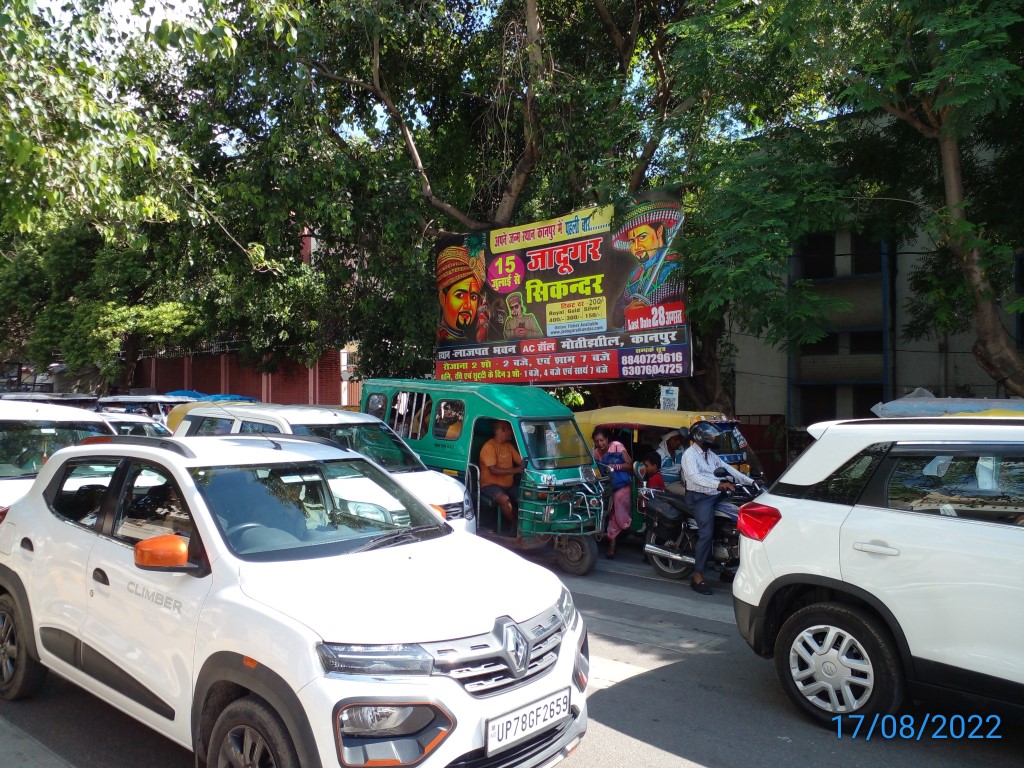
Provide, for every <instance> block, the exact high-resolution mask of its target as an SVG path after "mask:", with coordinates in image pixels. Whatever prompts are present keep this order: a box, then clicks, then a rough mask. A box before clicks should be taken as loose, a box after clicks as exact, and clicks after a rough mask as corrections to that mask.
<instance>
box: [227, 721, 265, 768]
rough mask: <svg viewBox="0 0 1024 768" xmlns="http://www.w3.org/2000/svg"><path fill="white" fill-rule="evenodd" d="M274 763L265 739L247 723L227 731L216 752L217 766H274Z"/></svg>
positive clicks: (251, 767) (243, 767)
mask: <svg viewBox="0 0 1024 768" xmlns="http://www.w3.org/2000/svg"><path fill="white" fill-rule="evenodd" d="M276 765H277V761H276V760H275V759H274V753H273V752H272V751H271V749H270V745H269V744H267V740H266V739H264V738H263V735H262V734H261V733H260V732H259V731H257V730H256V729H255V728H252V727H251V726H248V725H237V726H235V727H234V728H232V729H231V730H230V731H228V733H227V734H226V735H225V736H224V739H223V740H222V741H221V743H220V750H219V752H218V753H217V768H275V766H276Z"/></svg>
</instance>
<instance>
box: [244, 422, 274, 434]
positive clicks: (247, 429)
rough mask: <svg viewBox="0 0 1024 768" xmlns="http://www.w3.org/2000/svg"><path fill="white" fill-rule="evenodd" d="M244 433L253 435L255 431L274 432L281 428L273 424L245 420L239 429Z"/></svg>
mask: <svg viewBox="0 0 1024 768" xmlns="http://www.w3.org/2000/svg"><path fill="white" fill-rule="evenodd" d="M238 431H239V432H241V433H242V434H243V435H251V434H253V433H255V432H273V433H278V432H280V431H281V430H280V429H278V428H277V427H276V426H274V425H273V424H263V423H261V422H259V421H243V422H242V426H241V428H240V429H239V430H238Z"/></svg>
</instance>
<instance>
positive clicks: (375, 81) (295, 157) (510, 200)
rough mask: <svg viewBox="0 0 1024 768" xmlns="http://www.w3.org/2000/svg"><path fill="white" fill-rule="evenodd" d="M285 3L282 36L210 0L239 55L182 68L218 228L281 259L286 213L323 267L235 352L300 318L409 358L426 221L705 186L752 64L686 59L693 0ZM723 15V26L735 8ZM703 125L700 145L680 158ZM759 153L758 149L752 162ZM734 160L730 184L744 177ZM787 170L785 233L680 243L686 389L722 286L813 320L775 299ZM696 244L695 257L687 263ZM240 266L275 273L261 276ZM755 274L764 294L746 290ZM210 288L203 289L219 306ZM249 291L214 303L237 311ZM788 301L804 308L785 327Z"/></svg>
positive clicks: (424, 302) (712, 383)
mask: <svg viewBox="0 0 1024 768" xmlns="http://www.w3.org/2000/svg"><path fill="white" fill-rule="evenodd" d="M296 10H297V12H298V15H299V19H300V21H299V22H298V23H297V24H296V33H297V34H296V37H295V38H294V40H287V39H282V38H279V37H276V36H275V35H274V33H273V32H272V31H271V29H270V28H269V27H268V26H266V25H264V26H261V21H260V18H259V17H258V16H256V15H253V14H251V13H250V12H249V10H248V8H247V6H245V5H244V4H242V3H237V4H234V5H231V4H228V5H226V6H225V7H224V8H223V13H224V14H225V15H224V18H225V19H226V22H225V23H227V24H229V25H230V27H231V28H232V29H234V30H235V31H236V34H237V38H238V40H239V46H238V49H237V51H236V55H235V57H234V58H232V59H230V60H227V59H218V60H216V61H213V62H208V61H192V62H190V75H189V79H188V81H187V88H186V89H185V92H186V93H189V94H190V98H189V102H188V103H187V104H186V105H184V109H185V110H187V112H188V113H189V116H190V117H189V122H190V123H191V124H192V125H195V126H197V130H196V132H195V134H194V135H193V136H192V137H191V139H190V141H191V142H194V143H193V144H192V145H191V146H192V147H193V151H198V148H199V147H200V146H203V145H205V146H212V145H215V144H216V143H217V142H218V141H219V143H220V145H221V146H222V147H223V150H222V151H220V152H219V153H218V154H217V157H216V158H215V159H214V160H212V161H211V162H210V163H209V165H208V166H207V167H206V170H205V171H204V173H206V174H207V175H206V178H207V179H208V181H209V183H210V184H211V185H213V186H215V187H216V188H217V189H218V191H219V193H220V194H221V200H222V202H223V203H224V206H223V207H222V209H221V210H222V213H223V214H224V216H225V221H227V222H229V226H230V228H231V230H232V231H242V232H246V233H248V234H246V236H245V237H244V238H242V240H243V241H249V240H250V239H251V240H253V241H259V242H265V243H267V248H268V250H267V258H268V259H269V260H270V262H274V263H278V264H282V265H283V264H286V263H288V262H289V260H294V258H295V255H294V253H293V252H292V253H290V252H289V248H291V249H292V250H294V247H293V246H289V245H288V244H287V243H285V242H278V243H272V242H271V240H272V238H270V237H269V235H270V227H271V225H270V224H268V226H267V227H266V228H264V227H263V224H262V222H263V221H267V222H272V226H273V227H276V228H277V229H278V230H279V231H286V230H285V229H282V226H283V224H284V223H285V221H286V219H287V220H288V221H293V222H294V223H295V224H296V225H297V226H300V227H301V226H305V227H307V228H308V229H309V230H310V231H311V232H312V233H313V234H314V235H315V236H316V237H317V239H318V241H319V242H320V243H321V244H323V246H324V247H323V250H321V251H320V252H319V254H318V255H317V258H316V260H315V261H316V264H315V270H314V271H315V273H316V275H317V276H319V278H321V279H322V280H323V286H322V289H321V290H320V291H318V292H316V295H317V296H324V297H328V298H327V301H326V304H325V305H321V306H319V307H315V306H312V305H311V306H308V307H306V308H305V309H304V310H301V309H300V308H298V307H296V310H297V311H293V312H292V317H298V318H303V319H304V320H303V328H298V327H294V324H293V326H292V327H290V330H288V331H287V339H281V338H278V339H277V340H276V341H272V340H271V339H270V336H269V335H268V334H261V336H260V340H259V344H254V345H253V350H252V351H253V353H258V352H259V350H260V349H263V350H264V351H267V350H268V349H269V348H270V347H269V346H268V345H270V344H273V345H274V346H275V347H276V348H277V349H279V350H280V351H281V352H283V353H286V354H293V355H294V354H295V353H296V352H297V349H298V347H297V346H296V345H294V344H292V342H293V341H294V340H296V339H297V338H299V337H302V338H305V339H306V342H305V343H304V344H303V345H302V347H303V350H304V354H312V353H313V352H315V350H316V348H317V346H318V345H325V346H328V345H332V344H333V345H339V344H341V343H344V342H346V341H349V340H353V339H355V340H358V341H359V342H360V345H361V347H362V349H363V355H362V372H363V373H371V374H388V373H397V372H402V373H423V372H426V371H427V370H429V359H430V356H431V347H432V339H431V337H430V334H431V326H432V321H433V318H432V316H431V313H432V311H433V304H432V301H433V293H434V291H433V285H432V283H433V281H432V265H431V264H430V263H429V256H428V254H429V252H430V248H429V246H430V242H431V239H432V238H434V237H436V236H438V235H441V234H444V233H449V232H476V231H481V230H484V229H489V228H493V227H498V226H503V225H507V224H511V223H518V222H526V221H531V220H536V219H540V218H547V217H550V216H551V215H553V214H554V213H557V212H563V211H568V210H572V209H573V208H577V207H581V206H585V205H588V204H592V203H595V202H597V203H607V202H621V201H622V200H624V199H626V198H627V197H629V196H630V195H631V194H633V193H637V192H641V191H643V190H646V189H650V188H657V187H662V186H671V185H679V184H680V182H683V181H686V180H687V179H688V178H689V177H690V176H691V175H692V176H694V177H695V178H699V179H701V180H706V181H710V180H711V179H712V178H713V177H714V178H717V181H716V182H715V183H717V184H718V185H719V186H720V187H722V186H723V185H724V184H726V183H727V182H729V180H730V174H729V173H728V172H726V171H725V170H724V169H723V168H718V169H717V170H714V168H715V167H717V166H716V164H717V163H718V160H717V159H714V157H713V156H714V155H715V153H718V155H717V156H719V157H725V156H727V154H728V153H725V152H724V151H722V150H721V146H719V145H717V144H715V143H713V142H710V141H707V137H708V136H709V135H710V134H715V135H717V136H722V137H723V138H727V136H725V132H724V131H723V129H722V126H723V125H724V124H725V123H726V122H727V118H725V117H723V115H724V114H725V113H726V112H727V110H728V109H729V108H730V107H731V106H733V104H734V103H736V101H737V100H738V98H739V97H738V95H737V94H738V92H739V86H738V85H737V84H738V83H741V82H743V81H744V79H743V77H741V75H747V76H749V75H750V72H749V71H748V72H745V73H733V77H732V79H731V80H728V79H727V78H725V77H724V76H718V79H717V80H716V81H714V82H712V81H711V80H708V79H706V78H704V77H703V76H704V75H706V73H707V71H708V69H709V66H710V64H713V63H714V62H706V61H704V60H701V61H700V66H697V65H695V64H689V63H688V62H691V61H692V60H694V59H695V58H696V57H695V54H694V52H695V51H697V50H701V51H702V50H703V46H704V41H703V40H693V39H689V38H687V37H686V36H683V35H680V34H678V32H677V31H676V26H674V25H678V24H680V23H681V22H683V21H685V20H687V19H691V18H694V17H695V16H696V15H697V14H699V13H701V12H702V8H701V7H699V6H693V5H690V4H687V3H670V4H667V5H666V4H655V3H646V2H643V3H636V4H634V3H623V2H614V3H607V2H602V1H600V0H599V1H598V2H594V3H591V2H584V1H583V0H558V1H556V2H550V3H544V4H538V3H536V2H533V0H528V2H525V3H518V2H501V3H493V4H488V5H480V4H478V3H472V2H458V1H456V2H451V1H447V2H445V1H442V0H437V1H435V2H429V3H418V4H416V5H415V6H409V5H406V4H399V5H393V4H385V3H379V2H369V3H363V4H352V3H350V2H341V1H335V2H329V3H316V4H312V3H309V4H307V3H299V4H297V5H296ZM567 20H568V21H569V23H566V21H567ZM588 21H594V22H599V23H586V22H588ZM709 24H710V22H709ZM729 31H730V34H731V35H732V38H731V39H736V38H737V36H738V35H739V34H740V32H741V28H740V27H739V26H736V28H734V29H730V30H729ZM713 33H714V30H711V31H709V32H708V33H707V34H708V35H713ZM770 63H771V62H770V60H769V58H768V57H767V56H766V55H765V56H764V57H763V59H762V60H761V61H759V62H758V66H759V67H760V69H759V72H767V73H770V74H771V76H772V78H777V77H778V73H777V71H776V70H775V69H772V68H769V64H770ZM766 76H767V75H766ZM772 89H774V91H775V92H777V93H782V88H781V86H780V85H779V82H778V81H777V79H773V80H772V81H771V85H770V87H768V86H766V88H765V90H766V91H768V90H772ZM766 98H767V97H766ZM787 98H791V99H792V98H795V97H791V96H790V97H787ZM764 103H765V102H764V101H762V102H760V104H764ZM166 111H168V112H171V111H173V110H171V109H170V108H167V110H166ZM740 112H741V111H740V110H734V112H733V114H740ZM747 113H748V114H750V113H752V111H751V110H749V109H748V110H747ZM764 125H766V121H765V120H764V119H761V122H760V125H759V127H762V128H763V127H764ZM218 137H227V139H226V140H220V139H218ZM701 142H707V153H706V155H705V158H704V160H700V161H697V160H695V159H694V158H695V156H696V155H695V152H696V150H697V148H698V147H699V145H700V143H701ZM775 157H776V158H777V159H782V158H783V155H782V153H779V154H778V155H776V156H775ZM741 162H745V161H739V160H737V163H741ZM786 162H787V163H788V159H786ZM701 163H703V165H701ZM778 164H779V165H780V166H784V165H785V164H784V163H781V162H780V163H778ZM811 165H814V166H815V167H816V168H818V170H819V171H820V169H821V167H822V166H821V164H820V163H817V162H815V163H812V164H810V165H809V166H808V168H810V166H811ZM765 167H767V164H766V163H764V162H763V161H762V169H761V172H762V173H763V172H764V168H765ZM705 171H706V173H705ZM808 173H809V170H808ZM740 176H742V177H743V179H744V181H743V182H742V183H744V184H747V183H749V182H750V181H751V179H752V178H754V174H753V173H751V174H740ZM801 185H802V187H803V190H802V191H796V188H795V187H794V191H793V192H792V194H791V195H778V196H775V197H772V198H771V199H772V201H773V205H774V204H778V205H782V206H785V208H786V210H787V211H788V213H781V214H779V215H780V216H782V218H786V219H787V220H788V221H789V223H787V224H786V226H785V235H786V236H785V237H783V236H779V237H774V236H773V245H772V250H771V251H770V252H769V251H765V250H763V248H762V246H763V245H764V243H765V242H766V240H764V239H761V240H759V241H758V242H757V243H753V242H752V243H750V245H749V248H734V250H733V251H731V252H730V254H729V258H728V259H726V260H722V259H721V258H720V254H716V253H715V251H714V249H713V248H712V247H711V245H710V244H711V242H712V240H713V238H712V237H711V235H708V238H709V239H708V241H707V242H708V245H707V247H703V246H702V247H700V248H697V249H694V255H693V256H692V261H693V265H694V268H693V269H692V270H691V275H692V278H693V281H694V282H693V286H692V289H691V303H692V305H693V306H694V307H695V308H696V309H697V310H698V311H696V312H695V313H694V315H693V317H694V329H695V334H696V336H695V337H696V338H697V339H698V345H697V346H699V347H700V349H701V350H702V354H703V355H704V356H703V358H702V362H701V373H702V374H704V378H703V379H702V382H707V386H704V387H697V388H694V389H693V390H692V394H693V395H694V396H695V398H696V399H697V400H699V401H700V402H701V404H702V405H704V406H706V405H712V404H715V405H717V404H721V405H723V406H724V407H725V408H726V409H727V410H728V409H729V407H730V406H729V403H728V402H727V397H728V395H727V393H726V392H725V390H723V388H722V387H721V385H720V382H719V381H718V376H717V373H716V372H715V371H714V370H713V367H714V364H715V361H716V360H717V357H716V355H717V350H718V348H719V340H720V339H721V338H722V335H723V333H724V328H723V327H722V325H721V324H720V322H719V320H720V318H721V316H722V314H723V313H724V312H726V311H728V310H730V308H731V307H748V308H750V309H749V310H744V311H742V312H735V313H734V316H735V317H736V318H737V321H736V322H743V323H750V324H751V325H752V327H765V326H766V325H771V324H772V323H773V322H781V319H782V318H783V317H789V318H790V322H789V323H788V325H787V326H786V331H785V332H784V333H780V335H779V337H780V338H781V337H782V336H783V335H789V334H790V333H791V332H796V333H797V335H798V336H799V335H800V333H812V334H813V333H820V332H819V331H817V330H816V327H815V326H814V323H813V322H811V321H810V318H811V317H812V316H813V315H814V314H815V313H814V312H813V311H811V310H812V309H813V308H814V307H815V306H816V305H812V304H806V303H805V304H802V305H801V307H802V308H804V309H805V310H807V311H804V312H800V313H792V312H789V310H790V309H791V307H787V306H785V302H784V300H783V299H782V298H781V296H782V294H783V293H784V292H783V291H782V288H784V286H785V283H786V279H785V263H786V257H787V256H788V253H789V250H788V242H787V240H786V237H791V236H793V235H794V233H797V232H799V231H800V227H801V226H807V225H809V224H810V222H811V221H812V220H813V219H815V217H816V216H817V214H815V215H814V216H812V215H810V214H809V213H808V212H807V211H806V210H805V211H802V212H801V211H800V208H801V205H802V204H803V203H804V202H805V197H806V193H807V190H808V189H810V188H811V187H812V185H811V183H810V182H809V177H808V176H806V175H805V176H804V178H803V179H802V180H801V181H800V182H798V183H797V186H801ZM723 188H724V187H723ZM310 190H315V191H316V194H313V195H311V194H310ZM720 194H724V192H722V193H720ZM736 194H737V195H739V194H740V191H737V192H736ZM818 197H823V196H821V195H817V196H816V199H817V198H818ZM705 201H712V204H714V203H713V196H712V195H711V194H710V192H708V191H706V190H705V191H703V192H702V193H701V194H693V195H691V196H690V198H689V202H690V204H691V205H692V206H696V207H699V206H702V205H706V203H705ZM798 203H799V204H798ZM270 207H272V208H273V211H274V213H273V214H272V215H270V216H269V218H268V216H266V215H264V214H269V213H270V210H269V209H270ZM768 207H769V206H767V205H766V206H765V208H763V209H762V212H765V211H766V210H767V208H768ZM804 207H806V206H804ZM818 207H819V208H822V206H818ZM695 210H696V208H695ZM257 211H258V212H259V213H258V214H257V215H254V212H257ZM289 217H290V218H289ZM698 219H699V220H702V221H703V222H705V225H707V226H711V225H714V226H721V225H723V224H724V223H725V222H724V220H723V219H721V218H718V217H714V216H707V217H703V218H701V217H699V216H698V217H695V220H698ZM751 223H752V219H748V220H747V225H748V226H749V225H750V224H751ZM250 224H251V225H250ZM695 231H696V230H695ZM738 234H739V233H738V231H733V233H732V235H730V237H731V236H738ZM702 237H703V235H702ZM724 237H725V235H724V234H722V233H720V236H719V238H718V239H719V242H721V241H722V239H723V238H724ZM293 242H294V241H293ZM748 258H749V259H752V260H753V262H752V265H756V268H754V269H752V271H751V272H749V273H745V272H743V270H740V271H739V272H737V273H736V274H738V275H743V274H746V275H747V279H735V280H729V281H727V282H722V280H721V276H722V274H726V275H729V274H733V272H735V270H729V269H724V266H725V265H726V264H730V265H733V266H736V265H742V264H743V263H744V260H745V259H748ZM709 259H710V260H711V261H712V262H714V263H706V264H705V262H707V261H708V260H709ZM769 262H771V268H768V267H767V265H768V264H769ZM702 265H703V267H702ZM705 267H706V268H705ZM751 274H756V275H757V279H756V280H755V279H751V277H750V275H751ZM258 279H259V280H260V281H261V282H262V284H263V285H262V288H264V289H267V290H271V291H277V286H278V285H279V284H278V283H277V281H275V280H274V279H273V278H271V277H265V278H258ZM249 280H250V278H246V281H249ZM769 282H770V283H772V289H771V293H772V295H776V294H778V295H779V297H780V298H779V301H777V302H766V301H764V297H765V296H766V291H767V289H766V284H767V283H769ZM241 284H242V283H238V285H241ZM712 287H715V288H716V290H714V291H712V290H711V288H712ZM230 291H234V288H231V289H230ZM726 291H729V293H728V294H727V293H726ZM695 297H696V298H695ZM229 304H231V302H224V301H217V303H216V307H217V308H219V309H218V310H217V311H220V312H221V313H222V314H221V316H222V317H224V315H223V309H224V308H225V307H226V306H228V305H229ZM253 306H256V305H255V304H254V305H253ZM754 307H757V308H759V310H760V311H759V312H758V313H755V312H753V308H754ZM248 311H249V310H245V309H243V310H242V311H240V312H239V313H237V314H236V315H235V317H234V318H233V319H232V320H231V322H232V323H234V324H235V326H236V327H239V328H241V327H243V324H244V321H243V315H245V314H247V313H248ZM787 313H788V314H787ZM755 315H756V318H755ZM773 315H774V317H775V320H772V319H771V318H772V316H773ZM264 318H267V319H272V322H271V323H269V325H272V324H273V323H274V322H277V321H278V320H281V321H282V322H286V318H284V316H283V315H282V314H281V313H264V315H262V316H256V317H252V318H250V324H251V325H250V327H252V328H260V327H262V325H263V319H264ZM307 318H314V319H315V324H316V328H317V329H318V332H317V334H309V333H308V331H309V329H310V328H311V326H312V324H313V321H310V320H307ZM797 321H799V322H797ZM800 323H803V324H804V325H805V326H809V327H810V330H808V329H807V328H804V330H802V331H799V332H797V331H794V329H795V328H796V326H797V325H799V324H800ZM269 325H268V327H269ZM250 335H251V334H250ZM705 336H706V338H705ZM705 352H706V354H704V353H705Z"/></svg>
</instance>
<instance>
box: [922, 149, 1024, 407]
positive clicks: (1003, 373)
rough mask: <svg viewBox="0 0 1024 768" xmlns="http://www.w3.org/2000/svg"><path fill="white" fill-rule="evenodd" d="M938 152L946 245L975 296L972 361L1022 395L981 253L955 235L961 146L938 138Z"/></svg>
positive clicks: (959, 216)
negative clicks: (947, 230)
mask: <svg viewBox="0 0 1024 768" xmlns="http://www.w3.org/2000/svg"><path fill="white" fill-rule="evenodd" d="M939 148H940V152H941V155H942V177H943V183H944V185H945V196H946V209H947V210H948V212H949V217H950V220H951V224H952V229H953V234H952V237H951V238H950V243H949V245H950V249H951V250H952V251H953V253H954V254H955V255H956V257H957V258H958V259H959V260H960V269H961V271H962V272H963V276H964V280H965V281H966V282H967V285H968V286H969V287H970V289H971V293H972V294H973V295H974V311H973V313H972V315H973V320H974V334H975V341H974V347H973V349H972V351H973V352H974V357H975V359H976V360H977V361H978V365H980V366H981V368H982V369H983V370H984V371H985V372H986V373H987V374H988V375H989V376H991V377H992V378H993V379H994V380H995V381H996V383H997V384H1002V385H1003V386H1004V387H1005V388H1006V389H1007V390H1009V391H1010V392H1012V393H1013V394H1015V395H1024V358H1022V357H1021V355H1020V353H1019V352H1018V351H1017V348H1016V345H1015V344H1014V341H1013V339H1012V338H1010V334H1009V333H1008V332H1007V330H1006V327H1005V326H1004V325H1003V322H1002V316H1001V312H1000V308H999V303H998V302H997V301H996V298H995V294H994V293H993V291H992V284H991V283H990V282H989V279H988V275H986V274H985V269H984V267H983V266H982V264H981V252H980V250H979V249H978V248H977V247H971V246H969V245H967V244H966V243H965V242H964V239H963V237H964V236H963V235H962V234H960V231H958V230H959V225H963V224H964V223H965V222H966V213H965V211H964V193H963V177H962V171H961V166H960V145H959V143H958V142H957V140H956V139H955V138H952V137H949V136H940V137H939Z"/></svg>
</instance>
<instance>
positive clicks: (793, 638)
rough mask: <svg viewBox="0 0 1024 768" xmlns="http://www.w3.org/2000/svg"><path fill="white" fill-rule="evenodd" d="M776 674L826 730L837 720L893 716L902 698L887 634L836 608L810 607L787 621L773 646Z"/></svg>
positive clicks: (864, 617) (859, 614)
mask: <svg viewBox="0 0 1024 768" xmlns="http://www.w3.org/2000/svg"><path fill="white" fill-rule="evenodd" d="M775 672H776V674H778V676H779V681H780V682H781V683H782V687H783V688H784V689H785V691H786V695H788V696H789V698H790V699H791V700H792V701H793V702H794V703H795V704H796V706H797V707H798V708H799V709H801V710H802V711H803V712H805V713H806V714H807V715H809V716H810V717H811V718H812V719H814V720H816V721H818V723H820V724H821V725H825V726H829V725H831V723H832V718H833V717H835V716H836V715H848V714H852V713H856V714H860V715H873V714H885V713H890V712H895V711H896V710H897V709H899V706H900V702H901V701H902V699H903V670H902V668H901V666H900V661H899V658H898V657H897V655H896V651H895V644H894V643H893V641H892V639H891V638H890V637H889V633H888V632H887V631H886V630H885V628H884V627H883V626H882V625H881V624H880V623H879V622H878V620H876V619H874V618H873V617H871V616H869V615H868V614H867V613H865V612H863V611H861V610H859V609H857V608H854V607H852V606H847V605H843V604H839V603H817V604H815V605H809V606H807V607H805V608H801V609H800V610H799V611H797V612H796V613H794V614H793V615H792V616H790V617H789V618H788V619H787V620H786V622H785V623H784V624H783V625H782V628H781V629H780V630H779V635H778V637H777V638H776V641H775Z"/></svg>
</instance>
